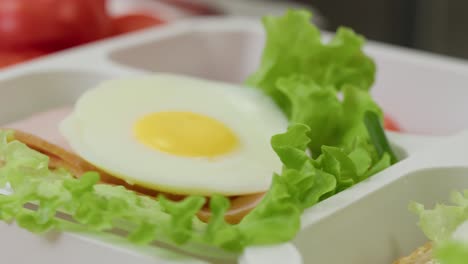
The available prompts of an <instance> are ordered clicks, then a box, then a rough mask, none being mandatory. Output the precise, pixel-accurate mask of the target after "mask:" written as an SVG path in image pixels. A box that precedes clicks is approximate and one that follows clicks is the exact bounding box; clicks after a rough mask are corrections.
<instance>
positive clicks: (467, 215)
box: [409, 191, 468, 243]
mask: <svg viewBox="0 0 468 264" xmlns="http://www.w3.org/2000/svg"><path fill="white" fill-rule="evenodd" d="M451 201H452V202H453V203H454V204H453V205H445V204H437V205H436V206H435V207H434V208H433V209H426V208H424V205H422V204H419V203H415V202H413V203H411V204H410V206H409V208H410V210H411V211H412V212H413V213H415V214H416V215H418V217H419V223H418V225H419V227H420V228H421V230H422V231H423V232H424V234H425V235H426V236H427V237H428V238H429V239H430V240H432V241H434V242H436V243H439V242H444V241H446V240H448V239H449V238H450V236H451V235H452V233H453V232H454V231H455V230H456V229H457V227H458V226H459V225H460V224H462V223H463V222H465V221H467V220H468V191H465V192H464V193H458V192H455V193H453V194H452V199H451Z"/></svg>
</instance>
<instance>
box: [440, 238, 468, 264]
mask: <svg viewBox="0 0 468 264" xmlns="http://www.w3.org/2000/svg"><path fill="white" fill-rule="evenodd" d="M434 258H435V259H437V261H438V262H439V263H440V264H465V263H466V262H467V260H468V244H466V243H462V242H458V241H449V242H446V243H443V244H442V245H439V246H438V247H437V249H436V250H435V252H434Z"/></svg>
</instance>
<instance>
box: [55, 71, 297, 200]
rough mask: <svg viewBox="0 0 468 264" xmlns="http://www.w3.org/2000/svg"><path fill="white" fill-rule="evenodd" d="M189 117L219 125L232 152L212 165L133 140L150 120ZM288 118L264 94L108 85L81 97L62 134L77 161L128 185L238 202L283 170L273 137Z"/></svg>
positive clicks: (157, 84)
mask: <svg viewBox="0 0 468 264" xmlns="http://www.w3.org/2000/svg"><path fill="white" fill-rule="evenodd" d="M160 111H189V112H194V113H198V114H204V115H206V116H209V117H212V118H215V119H217V120H219V121H221V122H223V123H224V124H225V125H226V126H227V127H229V128H230V129H231V130H232V131H233V132H234V133H235V134H236V136H237V137H238V139H239V142H240V146H239V147H238V148H236V150H235V151H233V152H231V153H228V154H225V155H222V156H217V157H214V158H193V157H180V156H175V155H171V154H167V153H163V152H159V151H157V150H154V149H151V148H149V147H147V146H145V145H143V144H141V143H140V142H138V141H137V139H136V138H135V136H134V135H133V133H132V129H133V127H134V125H135V122H136V121H137V120H138V119H139V118H141V117H142V116H145V115H147V114H150V113H154V112H160ZM287 124H288V122H287V119H286V118H285V116H284V115H283V113H282V112H281V111H280V110H279V108H278V107H277V106H276V105H275V104H274V102H273V101H272V100H271V99H270V98H269V97H267V96H265V95H264V94H263V93H262V92H260V91H257V90H255V89H251V88H248V87H243V86H238V85H232V84H226V83H221V82H214V81H207V80H202V79H197V78H192V77H182V76H177V75H171V74H156V75H151V76H145V77H136V78H130V79H119V80H110V81H106V82H104V83H102V84H100V85H99V86H97V87H96V88H93V89H91V90H89V91H87V92H86V93H85V94H83V95H82V96H81V98H80V99H79V100H78V102H77V103H76V105H75V108H74V111H73V113H72V114H71V115H70V116H68V117H67V118H66V119H65V120H64V121H63V122H62V123H61V125H60V131H61V133H62V134H63V136H64V137H65V138H66V139H67V141H68V142H69V144H70V145H71V147H72V148H73V150H74V151H76V152H77V153H78V154H79V155H80V156H82V157H83V158H84V159H86V160H87V161H89V162H90V163H92V164H94V165H95V166H97V167H99V168H100V169H102V170H104V171H107V172H109V173H111V174H112V175H114V176H116V177H119V178H122V179H124V180H126V181H127V182H128V183H130V184H138V185H141V186H145V187H149V188H153V189H156V190H159V191H165V192H171V193H175V194H199V195H212V194H214V193H218V194H223V195H243V194H250V193H257V192H262V191H265V190H267V189H268V187H269V186H270V183H271V179H272V175H273V173H274V172H279V171H281V167H282V163H281V161H280V160H279V158H278V157H277V156H276V154H275V153H274V151H273V150H272V148H271V146H270V139H271V136H273V135H275V134H278V133H282V132H284V131H285V130H286V128H287Z"/></svg>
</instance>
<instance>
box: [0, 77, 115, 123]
mask: <svg viewBox="0 0 468 264" xmlns="http://www.w3.org/2000/svg"><path fill="white" fill-rule="evenodd" d="M110 77H111V76H110V75H106V74H99V73H92V72H72V71H51V72H38V73H29V74H25V75H22V76H18V77H15V78H12V79H7V80H3V81H0V92H1V94H2V96H0V125H1V124H6V123H8V122H12V121H16V120H18V119H21V118H25V117H28V116H30V115H32V114H34V113H36V112H40V111H45V110H50V109H53V108H56V107H61V106H66V105H72V104H73V103H74V102H75V100H76V99H77V98H78V97H79V96H80V95H81V94H82V93H83V92H84V91H86V90H87V89H89V88H91V87H93V86H95V85H96V84H98V83H99V82H101V81H103V80H105V79H108V78H110Z"/></svg>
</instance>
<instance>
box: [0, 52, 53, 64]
mask: <svg viewBox="0 0 468 264" xmlns="http://www.w3.org/2000/svg"><path fill="white" fill-rule="evenodd" d="M46 54H47V52H45V51H41V50H34V49H29V50H21V51H0V68H3V67H7V66H10V65H13V64H16V63H20V62H24V61H28V60H30V59H34V58H37V57H40V56H43V55H46Z"/></svg>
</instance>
